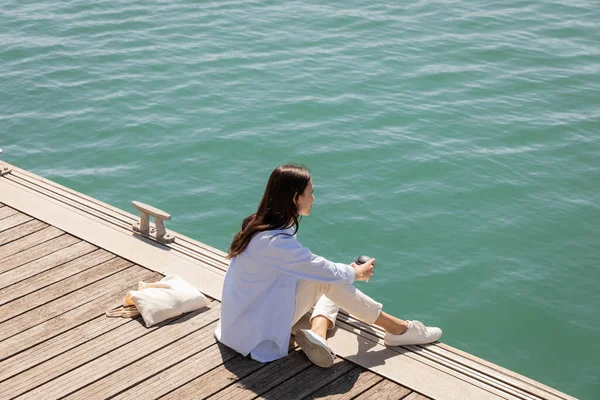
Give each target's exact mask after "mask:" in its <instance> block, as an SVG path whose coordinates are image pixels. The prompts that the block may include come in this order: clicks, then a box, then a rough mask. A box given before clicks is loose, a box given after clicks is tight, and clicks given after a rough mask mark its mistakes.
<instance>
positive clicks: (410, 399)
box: [402, 392, 431, 400]
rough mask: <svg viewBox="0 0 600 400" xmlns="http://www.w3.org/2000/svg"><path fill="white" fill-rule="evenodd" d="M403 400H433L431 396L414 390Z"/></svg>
mask: <svg viewBox="0 0 600 400" xmlns="http://www.w3.org/2000/svg"><path fill="white" fill-rule="evenodd" d="M402 400H431V399H430V398H429V397H425V396H423V395H422V394H419V393H417V392H412V393H411V394H409V395H408V396H406V397H404V398H403V399H402Z"/></svg>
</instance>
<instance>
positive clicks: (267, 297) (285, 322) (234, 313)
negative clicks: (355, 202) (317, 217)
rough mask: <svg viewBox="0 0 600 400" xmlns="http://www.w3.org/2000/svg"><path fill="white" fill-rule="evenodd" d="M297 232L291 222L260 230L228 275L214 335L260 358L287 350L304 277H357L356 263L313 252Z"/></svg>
mask: <svg viewBox="0 0 600 400" xmlns="http://www.w3.org/2000/svg"><path fill="white" fill-rule="evenodd" d="M293 233H294V231H293V229H292V228H288V229H285V230H271V231H264V232H259V233H257V234H256V235H254V237H253V238H252V240H251V241H250V243H249V244H248V247H246V249H245V250H244V251H243V252H242V253H240V254H239V255H237V256H236V257H234V258H233V259H232V260H231V263H230V265H229V269H228V270H227V274H226V275H225V282H224V284H223V296H222V304H221V321H220V323H219V326H218V327H217V330H216V331H215V336H216V338H217V339H218V340H219V341H220V342H221V343H223V344H224V345H226V346H228V347H231V348H232V349H234V350H236V351H237V352H239V353H241V354H242V355H244V356H246V355H248V354H250V353H251V356H252V358H253V359H255V360H257V361H260V362H267V361H273V360H276V359H278V358H281V357H285V356H286V355H287V354H288V347H289V340H290V334H291V330H292V322H293V321H292V319H293V318H294V308H295V303H296V283H297V281H298V280H299V279H309V280H313V281H319V282H326V283H332V284H342V283H350V284H351V283H353V282H354V276H355V275H354V269H353V268H352V267H351V266H349V265H347V264H343V263H333V262H331V261H328V260H326V259H325V258H323V257H319V256H317V255H314V254H313V253H312V252H311V251H310V250H309V249H308V248H306V247H302V245H301V244H300V242H298V240H297V239H296V235H293ZM292 235H293V236H292Z"/></svg>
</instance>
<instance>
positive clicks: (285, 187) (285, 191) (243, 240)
mask: <svg viewBox="0 0 600 400" xmlns="http://www.w3.org/2000/svg"><path fill="white" fill-rule="evenodd" d="M309 181H310V172H308V169H307V168H306V167H305V166H304V165H297V164H287V165H280V166H279V167H277V168H275V169H274V170H273V172H272V173H271V176H270V177H269V182H268V183H267V187H266V188H265V193H264V194H263V197H262V200H261V201H260V204H259V205H258V209H257V210H256V212H255V213H254V214H252V215H250V216H248V217H246V218H245V219H244V221H243V222H242V229H241V230H240V231H239V232H238V233H236V234H235V236H234V237H233V241H232V242H231V246H229V254H228V255H227V257H228V258H233V257H235V256H237V255H238V254H240V253H241V252H242V251H244V250H245V249H246V247H248V244H249V243H250V240H251V239H252V237H253V236H254V235H255V234H256V233H258V232H263V231H269V230H275V229H286V228H290V227H292V226H293V227H294V232H298V206H297V205H296V203H295V202H294V196H295V195H296V194H298V195H301V194H302V193H304V190H305V189H306V187H307V186H308V182H309Z"/></svg>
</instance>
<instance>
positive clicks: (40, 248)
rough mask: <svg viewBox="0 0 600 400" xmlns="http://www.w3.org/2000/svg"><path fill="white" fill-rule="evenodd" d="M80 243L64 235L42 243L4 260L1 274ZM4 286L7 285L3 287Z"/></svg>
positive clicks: (0, 266) (1, 278)
mask: <svg viewBox="0 0 600 400" xmlns="http://www.w3.org/2000/svg"><path fill="white" fill-rule="evenodd" d="M49 228H53V227H49ZM80 241H81V240H79V239H77V238H76V237H73V236H71V235H68V234H64V235H61V236H58V237H56V238H54V239H51V240H49V241H47V242H44V243H40V244H38V245H36V246H34V247H31V248H30V249H29V250H27V251H22V252H20V253H16V254H13V255H12V256H10V257H6V258H5V259H3V260H2V262H1V263H0V274H3V273H6V271H10V270H11V269H13V268H16V267H19V266H21V265H23V264H27V263H28V262H31V261H35V260H37V259H38V258H42V257H45V256H47V255H48V254H52V253H54V252H55V251H57V250H60V249H63V248H65V247H68V246H71V245H72V244H75V243H77V242H80ZM2 281H4V277H3V276H2V275H0V282H2ZM4 286H7V285H2V287H4Z"/></svg>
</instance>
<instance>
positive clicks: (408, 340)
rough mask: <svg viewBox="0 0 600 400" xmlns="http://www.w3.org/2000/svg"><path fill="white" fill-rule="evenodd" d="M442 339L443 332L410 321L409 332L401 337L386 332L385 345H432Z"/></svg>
mask: <svg viewBox="0 0 600 400" xmlns="http://www.w3.org/2000/svg"><path fill="white" fill-rule="evenodd" d="M441 337H442V330H441V329H440V328H435V327H427V326H425V325H423V323H422V322H420V321H408V330H407V331H406V332H404V333H401V334H400V335H394V334H392V333H388V332H386V334H385V339H384V343H385V344H386V345H388V346H404V345H407V344H426V343H432V342H435V341H436V340H438V339H439V338H441Z"/></svg>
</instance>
